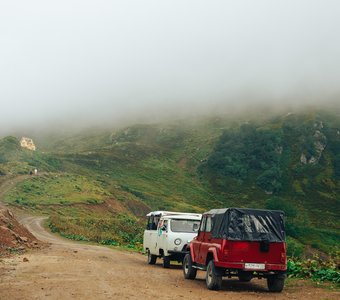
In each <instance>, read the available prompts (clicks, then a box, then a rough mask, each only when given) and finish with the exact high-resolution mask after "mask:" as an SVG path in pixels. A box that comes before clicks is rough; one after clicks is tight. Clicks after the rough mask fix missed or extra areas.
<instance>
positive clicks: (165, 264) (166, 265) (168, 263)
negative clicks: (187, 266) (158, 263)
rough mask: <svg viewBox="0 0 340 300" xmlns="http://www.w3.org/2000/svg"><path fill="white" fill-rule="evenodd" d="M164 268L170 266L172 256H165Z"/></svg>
mask: <svg viewBox="0 0 340 300" xmlns="http://www.w3.org/2000/svg"><path fill="white" fill-rule="evenodd" d="M163 268H167V269H168V268H170V257H169V256H163Z"/></svg>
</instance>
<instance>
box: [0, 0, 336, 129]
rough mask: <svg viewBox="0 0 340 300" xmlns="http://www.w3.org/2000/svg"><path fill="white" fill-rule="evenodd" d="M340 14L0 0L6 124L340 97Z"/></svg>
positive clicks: (314, 4)
mask: <svg viewBox="0 0 340 300" xmlns="http://www.w3.org/2000/svg"><path fill="white" fill-rule="evenodd" d="M339 16H340V1H336V0H334V1H330V0H319V1H313V0H300V1H299V0H291V1H289V0H282V1H272V0H268V1H265V0H256V1H254V0H249V1H243V0H237V1H235V0H233V1H228V0H222V1H216V0H215V1H214V0H211V1H207V0H206V1H200V0H171V1H170V0H169V1H161V0H155V1H149V0H143V1H129V0H122V1H114V0H110V1H109V0H108V1H104V0H96V1H94V0H58V1H51V0H49V1H48V0H30V1H27V0H24V1H14V0H13V1H6V0H0V131H4V130H7V129H10V128H12V127H13V126H16V125H18V124H19V125H21V124H23V121H22V120H23V119H24V120H25V122H29V123H30V124H34V125H40V126H48V125H49V124H50V123H54V122H57V121H65V120H73V121H78V120H79V121H80V120H82V121H84V120H88V122H89V123H92V122H93V123H100V122H102V121H103V120H108V119H110V120H119V119H122V118H126V117H127V118H129V117H131V118H132V117H136V116H140V115H141V116H143V115H145V116H148V117H150V116H151V117H153V116H156V115H161V116H162V115H163V114H164V115H166V114H170V113H177V112H178V113H183V112H189V111H190V110H191V109H192V108H194V110H197V111H202V110H208V109H210V108H214V107H215V108H216V107H218V106H219V105H222V104H224V105H225V104H229V103H241V104H242V103H245V102H247V101H257V100H258V99H259V98H261V97H263V98H265V99H267V101H270V102H272V103H281V102H282V101H283V102H284V101H287V99H290V101H295V102H298V101H303V100H304V101H306V102H308V101H313V100H315V99H327V98H329V97H336V96H338V95H339V94H340V93H339V92H340V84H339V79H340V17H339ZM292 99H293V100H292Z"/></svg>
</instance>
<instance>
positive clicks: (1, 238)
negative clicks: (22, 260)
mask: <svg viewBox="0 0 340 300" xmlns="http://www.w3.org/2000/svg"><path fill="white" fill-rule="evenodd" d="M40 246H41V243H40V242H39V241H38V240H37V239H36V238H35V237H34V236H33V235H32V234H31V233H30V232H29V231H28V230H27V229H26V228H25V227H24V226H22V225H21V224H20V223H19V222H18V221H17V220H16V219H15V217H14V215H13V213H12V212H11V211H10V210H9V209H7V208H4V207H0V257H1V256H4V255H6V254H9V253H13V252H14V253H17V252H23V251H25V250H27V249H29V248H38V247H40Z"/></svg>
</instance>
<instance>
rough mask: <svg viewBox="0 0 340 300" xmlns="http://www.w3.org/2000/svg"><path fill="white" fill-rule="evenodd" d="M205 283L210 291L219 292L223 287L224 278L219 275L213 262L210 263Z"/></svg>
mask: <svg viewBox="0 0 340 300" xmlns="http://www.w3.org/2000/svg"><path fill="white" fill-rule="evenodd" d="M205 281H206V284H207V288H208V289H209V290H219V289H220V288H221V286H222V276H220V275H217V272H216V268H215V265H214V261H213V260H210V261H209V263H208V266H207V274H206V276H205Z"/></svg>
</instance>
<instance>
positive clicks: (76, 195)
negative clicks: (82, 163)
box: [5, 173, 108, 206]
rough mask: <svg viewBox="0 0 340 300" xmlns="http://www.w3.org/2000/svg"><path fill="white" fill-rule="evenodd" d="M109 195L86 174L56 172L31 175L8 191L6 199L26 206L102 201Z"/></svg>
mask: <svg viewBox="0 0 340 300" xmlns="http://www.w3.org/2000/svg"><path fill="white" fill-rule="evenodd" d="M107 196H108V193H107V192H106V191H105V190H104V189H102V188H101V187H100V186H99V185H98V184H96V182H94V181H90V180H89V179H87V178H86V177H84V176H80V175H69V174H54V173H50V174H49V175H43V176H31V177H30V178H29V179H27V180H25V181H23V182H21V183H19V184H18V185H17V186H16V187H15V188H14V189H12V190H11V191H10V192H9V193H7V195H6V197H5V201H7V202H9V203H15V204H20V205H25V206H37V205H53V204H64V205H67V204H74V203H91V204H95V203H101V202H103V200H104V199H105V197H107Z"/></svg>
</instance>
